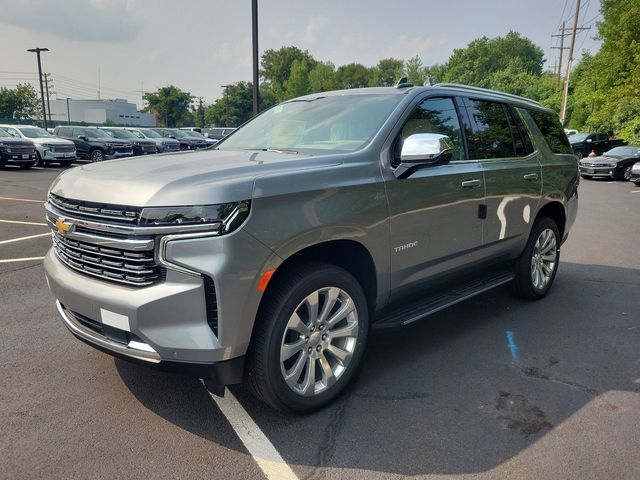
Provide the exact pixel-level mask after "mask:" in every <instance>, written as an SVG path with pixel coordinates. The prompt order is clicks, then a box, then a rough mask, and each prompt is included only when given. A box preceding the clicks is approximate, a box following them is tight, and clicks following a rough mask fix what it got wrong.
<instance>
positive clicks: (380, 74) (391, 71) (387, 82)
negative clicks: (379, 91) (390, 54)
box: [369, 58, 404, 87]
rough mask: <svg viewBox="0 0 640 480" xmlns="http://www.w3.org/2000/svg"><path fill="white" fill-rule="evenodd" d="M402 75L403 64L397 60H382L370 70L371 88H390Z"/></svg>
mask: <svg viewBox="0 0 640 480" xmlns="http://www.w3.org/2000/svg"><path fill="white" fill-rule="evenodd" d="M403 74H404V62H403V61H402V60H398V59H397V58H383V59H382V60H380V61H379V62H378V65H376V66H375V67H373V69H372V70H371V79H370V81H369V85H370V86H371V87H392V86H394V85H395V84H396V83H398V80H400V78H401V77H402V76H403Z"/></svg>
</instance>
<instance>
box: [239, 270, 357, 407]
mask: <svg viewBox="0 0 640 480" xmlns="http://www.w3.org/2000/svg"><path fill="white" fill-rule="evenodd" d="M274 281H278V284H277V285H274V286H273V289H272V290H270V291H269V292H268V298H266V299H265V302H266V303H265V304H264V305H263V306H262V307H261V309H260V313H259V315H258V318H257V320H256V326H255V330H254V336H253V338H252V344H251V347H250V351H249V354H248V368H247V374H248V385H249V388H250V389H251V390H252V392H253V393H254V395H256V396H257V397H258V398H259V399H261V400H263V401H264V402H266V403H267V404H269V405H271V406H272V407H274V408H276V409H278V410H281V411H293V412H311V411H313V410H317V409H318V408H320V407H322V406H324V405H326V404H328V403H329V402H331V401H332V400H334V399H335V398H336V397H337V396H338V395H339V394H340V393H341V392H342V391H343V390H344V389H345V387H346V386H347V385H348V383H349V382H350V381H351V379H352V378H353V376H354V374H355V372H356V370H357V369H358V365H359V364H360V360H361V359H362V354H363V352H364V348H365V343H366V337H367V332H368V326H369V320H368V317H369V312H368V307H367V301H366V297H365V295H364V292H363V291H362V287H361V286H360V284H359V283H358V281H357V280H356V279H355V278H354V277H353V276H352V275H351V274H350V273H349V272H347V271H346V270H344V269H342V268H339V267H336V266H334V265H328V264H321V263H308V264H305V265H303V266H300V267H298V268H296V269H295V270H292V271H289V272H287V273H285V277H284V278H280V279H274Z"/></svg>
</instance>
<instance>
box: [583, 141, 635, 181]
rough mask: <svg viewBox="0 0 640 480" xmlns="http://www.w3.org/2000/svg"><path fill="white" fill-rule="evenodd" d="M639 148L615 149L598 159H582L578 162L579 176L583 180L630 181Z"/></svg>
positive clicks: (625, 147)
mask: <svg viewBox="0 0 640 480" xmlns="http://www.w3.org/2000/svg"><path fill="white" fill-rule="evenodd" d="M639 148H640V147H635V146H624V147H615V148H612V149H611V150H609V151H608V152H605V153H604V154H603V155H600V156H598V157H584V158H583V159H582V160H580V175H582V177H583V178H592V177H606V178H614V179H616V180H630V179H631V168H632V167H633V164H634V163H636V162H637V161H638V149H639Z"/></svg>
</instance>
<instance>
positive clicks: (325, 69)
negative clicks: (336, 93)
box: [309, 62, 337, 93]
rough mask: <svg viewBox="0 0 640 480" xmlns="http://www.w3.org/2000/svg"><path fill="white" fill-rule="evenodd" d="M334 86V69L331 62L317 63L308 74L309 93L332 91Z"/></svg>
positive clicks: (335, 86)
mask: <svg viewBox="0 0 640 480" xmlns="http://www.w3.org/2000/svg"><path fill="white" fill-rule="evenodd" d="M335 88H337V85H336V67H335V66H334V65H333V63H331V62H318V63H316V66H315V67H314V68H313V69H312V70H311V71H310V72H309V89H310V90H311V92H313V93H315V92H326V91H328V90H334V89H335Z"/></svg>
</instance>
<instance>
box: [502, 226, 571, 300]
mask: <svg viewBox="0 0 640 480" xmlns="http://www.w3.org/2000/svg"><path fill="white" fill-rule="evenodd" d="M559 261H560V232H559V230H558V226H557V225H556V223H555V222H554V221H553V220H551V219H550V218H548V217H541V218H539V219H538V220H536V222H535V223H534V225H533V228H532V230H531V235H530V236H529V240H528V241H527V246H526V247H525V249H524V251H523V252H522V254H521V255H520V257H519V258H518V260H516V264H515V270H514V273H515V278H514V280H513V282H512V291H513V293H514V294H515V295H516V296H518V297H521V298H526V299H529V300H538V299H541V298H543V297H544V296H545V295H546V294H547V293H548V292H549V289H550V288H551V285H552V284H553V281H554V279H555V277H556V273H557V272H558V262H559Z"/></svg>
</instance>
